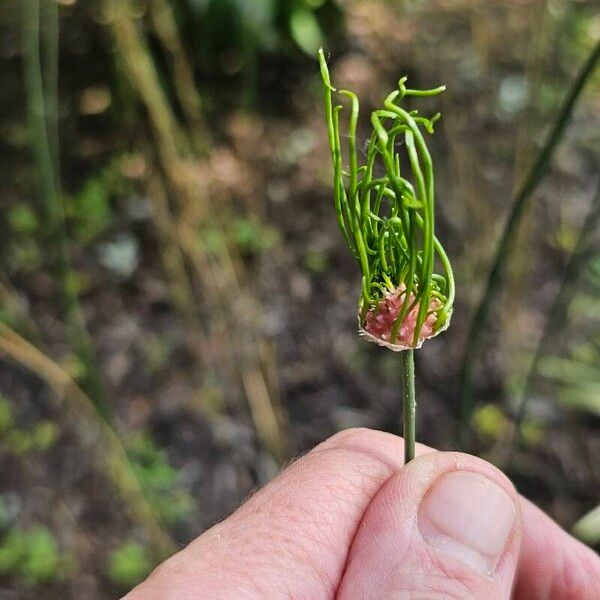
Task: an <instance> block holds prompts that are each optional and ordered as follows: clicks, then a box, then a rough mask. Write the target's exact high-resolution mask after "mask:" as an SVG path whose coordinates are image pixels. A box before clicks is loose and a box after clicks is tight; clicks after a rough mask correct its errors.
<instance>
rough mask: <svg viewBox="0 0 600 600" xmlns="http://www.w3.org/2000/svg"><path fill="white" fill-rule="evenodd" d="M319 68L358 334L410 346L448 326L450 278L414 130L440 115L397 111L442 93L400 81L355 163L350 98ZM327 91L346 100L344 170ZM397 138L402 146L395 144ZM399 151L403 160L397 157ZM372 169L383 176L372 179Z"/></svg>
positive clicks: (428, 163) (375, 115)
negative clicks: (356, 274)
mask: <svg viewBox="0 0 600 600" xmlns="http://www.w3.org/2000/svg"><path fill="white" fill-rule="evenodd" d="M319 62H320V67H321V76H322V78H323V85H324V90H325V111H326V117H327V125H328V132H329V143H330V147H331V156H332V161H333V171H334V173H333V191H334V206H335V211H336V216H337V220H338V224H339V227H340V229H341V231H342V234H343V235H344V239H345V240H346V244H347V245H348V247H349V248H350V250H351V252H352V254H353V255H354V257H355V259H356V261H357V263H358V265H359V267H360V270H361V273H362V286H361V288H362V289H361V294H360V297H359V302H358V319H359V327H360V333H361V335H363V336H364V337H366V338H367V339H369V340H370V341H374V342H376V343H378V344H380V345H382V346H386V347H388V348H390V349H392V350H404V349H409V348H418V347H420V346H421V344H422V343H423V341H424V340H426V339H428V338H430V337H433V336H434V335H437V334H438V333H439V332H440V331H443V330H444V329H446V327H447V326H448V324H449V321H450V316H451V314H452V304H453V302H454V278H453V275H452V267H451V266H450V262H449V260H448V257H447V256H446V253H445V252H444V249H443V248H442V246H441V244H440V243H439V241H438V240H437V238H436V237H435V186H434V178H433V163H432V160H431V155H430V154H429V151H428V149H427V145H426V144H425V139H424V136H423V132H422V129H424V130H425V131H426V132H428V133H433V126H434V124H435V122H436V121H437V120H438V119H439V118H440V114H439V113H438V114H436V115H434V116H433V117H431V118H425V117H422V116H420V115H419V114H418V111H416V110H412V111H408V110H405V109H404V108H402V107H401V106H400V103H401V101H402V100H403V99H404V98H405V97H407V96H417V97H418V96H433V95H436V94H439V93H441V92H442V91H443V90H444V89H445V87H444V86H442V87H439V88H436V89H432V90H413V89H408V88H407V87H406V85H405V82H406V77H403V78H402V79H400V81H399V82H398V89H397V90H395V91H394V92H392V93H391V94H390V95H389V96H388V97H387V98H386V99H385V101H384V106H383V108H382V109H378V110H375V111H373V112H372V113H371V126H372V132H371V135H370V137H369V139H368V144H367V156H366V160H365V162H364V164H360V165H359V162H358V155H357V151H356V130H357V124H358V117H359V102H358V98H357V97H356V95H355V94H353V93H352V92H350V91H348V90H339V92H338V90H336V89H335V88H334V87H333V86H332V85H331V82H330V78H329V71H328V69H327V62H326V61H325V56H324V54H323V51H322V50H320V51H319ZM334 93H336V94H339V95H340V96H342V97H345V98H347V99H348V100H349V102H350V114H349V120H348V130H347V137H348V150H347V163H348V165H347V167H345V166H343V164H342V162H343V158H342V148H341V142H340V112H341V111H342V109H343V106H342V105H336V106H334V105H333V94H334ZM400 140H402V141H403V142H404V143H403V144H399V143H398V142H399V141H400ZM399 148H401V149H402V150H403V151H405V153H406V157H404V158H403V157H401V155H400V154H399V152H398V149H399ZM406 163H407V166H408V168H407V166H406ZM379 169H382V170H383V171H384V175H382V176H379V175H376V172H377V171H378V170H379ZM403 170H406V171H408V172H407V173H406V174H405V173H403ZM437 266H441V273H437V272H435V269H436V267H437Z"/></svg>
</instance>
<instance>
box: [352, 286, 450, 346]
mask: <svg viewBox="0 0 600 600" xmlns="http://www.w3.org/2000/svg"><path fill="white" fill-rule="evenodd" d="M405 297H406V286H405V285H404V284H400V285H399V286H398V287H397V288H396V289H395V290H394V291H393V292H389V293H388V294H387V295H386V296H385V297H384V298H383V299H382V300H380V301H379V304H378V305H377V306H376V307H372V308H371V309H370V310H369V312H368V313H367V315H366V317H365V320H364V323H363V327H362V328H361V329H362V330H361V333H362V334H363V335H364V336H365V337H367V338H368V339H370V340H371V341H373V342H376V343H378V344H380V345H382V346H387V347H388V348H391V349H392V350H403V349H408V348H418V347H419V346H421V344H422V343H423V341H424V340H426V339H428V338H430V337H433V336H434V335H435V334H436V333H437V332H436V331H434V328H435V323H436V321H437V314H436V313H434V312H432V311H434V310H437V309H438V308H440V307H441V302H440V301H439V300H438V299H437V298H431V299H430V301H429V313H430V314H429V315H427V318H426V319H425V322H424V323H423V326H422V327H421V331H420V333H419V341H418V343H417V344H414V343H413V342H414V335H415V327H416V326H417V315H418V313H419V304H420V303H419V302H417V304H415V306H414V307H413V308H412V309H411V310H410V311H409V313H408V314H407V315H406V316H405V317H404V320H403V321H402V323H401V325H400V327H399V329H398V333H397V335H396V339H395V340H394V342H393V343H392V342H391V333H392V327H393V325H394V321H395V320H396V318H397V317H398V315H399V314H400V311H401V310H402V305H403V304H404V300H405ZM414 299H415V297H414V294H413V293H412V292H411V293H410V295H409V303H410V304H412V303H413V302H414Z"/></svg>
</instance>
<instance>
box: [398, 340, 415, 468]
mask: <svg viewBox="0 0 600 600" xmlns="http://www.w3.org/2000/svg"><path fill="white" fill-rule="evenodd" d="M400 359H401V360H402V412H403V426H404V464H406V463H407V462H408V461H409V460H412V459H413V458H414V457H415V438H416V434H415V429H416V427H415V422H416V412H417V401H416V398H415V355H414V350H403V351H402V352H400Z"/></svg>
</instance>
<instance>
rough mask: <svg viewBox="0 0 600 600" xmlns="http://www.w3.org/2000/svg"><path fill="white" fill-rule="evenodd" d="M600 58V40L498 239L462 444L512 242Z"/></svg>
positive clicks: (469, 362) (474, 341) (472, 347)
mask: <svg viewBox="0 0 600 600" xmlns="http://www.w3.org/2000/svg"><path fill="white" fill-rule="evenodd" d="M599 59H600V43H598V44H597V45H596V46H595V48H594V49H593V50H592V52H591V54H590V56H589V58H588V59H587V61H586V62H585V64H584V65H583V67H582V69H581V71H580V72H579V74H578V76H577V78H576V79H575V81H574V82H573V84H572V85H571V88H570V90H569V94H568V96H567V97H566V99H565V101H564V103H563V105H562V108H561V109H560V112H559V113H558V115H557V117H556V121H555V122H554V126H553V128H552V130H551V132H550V134H549V135H548V138H547V140H546V142H545V144H544V146H543V148H542V149H541V150H540V152H539V154H538V155H537V158H536V160H535V163H534V164H533V166H532V168H531V171H530V172H529V175H528V176H527V178H526V179H525V181H524V183H523V185H522V187H521V189H520V190H519V193H518V194H517V196H516V198H515V199H514V201H513V203H512V208H511V211H510V214H509V217H508V220H507V221H506V225H505V226H504V231H503V232H502V236H501V238H500V241H499V243H498V248H497V250H496V254H495V258H494V263H493V265H492V268H491V270H490V272H489V275H488V278H487V281H486V284H485V288H484V292H483V296H482V298H481V300H480V301H479V304H478V306H477V308H476V310H475V312H474V316H473V320H472V321H471V327H470V330H469V333H468V335H467V343H466V346H465V354H464V358H463V362H462V377H461V379H462V394H461V398H462V399H461V407H460V408H461V416H460V437H461V440H462V442H461V444H462V445H464V442H465V441H466V434H467V432H468V429H469V425H470V422H471V415H472V413H473V408H474V405H475V389H474V388H475V381H474V377H475V375H474V369H475V361H476V359H477V357H478V356H479V354H480V353H481V347H482V334H483V332H484V330H485V324H486V322H487V319H488V316H489V313H490V310H491V306H492V302H493V300H494V298H495V297H496V296H497V294H498V290H499V289H500V286H501V283H502V275H503V268H504V265H505V263H506V260H507V258H508V256H509V249H510V245H511V243H512V241H513V239H514V237H515V235H516V233H517V229H518V226H519V224H520V221H521V217H522V216H523V213H524V210H525V208H526V206H527V204H528V201H529V199H530V198H531V196H532V195H533V192H534V191H535V190H536V188H537V186H538V184H539V183H540V181H541V180H542V178H543V176H544V175H545V173H546V170H547V168H548V165H549V163H550V159H551V158H552V155H553V154H554V150H555V148H556V146H557V145H558V143H559V142H560V140H561V139H562V137H563V134H564V132H565V130H566V127H567V124H568V122H569V119H570V117H571V114H572V112H573V108H574V107H575V104H576V103H577V100H578V99H579V97H580V96H581V92H582V91H583V89H584V87H585V84H586V83H587V81H588V80H589V79H590V77H591V75H592V74H593V72H594V69H595V67H596V64H597V62H598V60H599Z"/></svg>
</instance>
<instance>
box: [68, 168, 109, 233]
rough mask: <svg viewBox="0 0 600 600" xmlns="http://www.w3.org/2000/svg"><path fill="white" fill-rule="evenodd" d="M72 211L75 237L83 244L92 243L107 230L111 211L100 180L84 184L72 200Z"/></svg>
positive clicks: (96, 179)
mask: <svg viewBox="0 0 600 600" xmlns="http://www.w3.org/2000/svg"><path fill="white" fill-rule="evenodd" d="M73 211H74V215H73V216H74V217H75V227H76V233H77V236H78V238H79V239H80V240H81V241H82V242H84V243H87V242H90V241H92V240H93V239H94V238H96V237H98V235H100V234H101V233H102V232H104V231H105V230H106V229H107V228H108V226H109V225H110V223H111V220H112V211H111V208H110V204H109V199H108V192H107V190H106V186H105V185H104V182H103V181H102V180H101V179H99V178H97V177H94V178H91V179H88V180H87V181H86V182H85V184H84V186H83V188H82V189H81V191H80V192H79V194H77V196H75V198H73Z"/></svg>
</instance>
